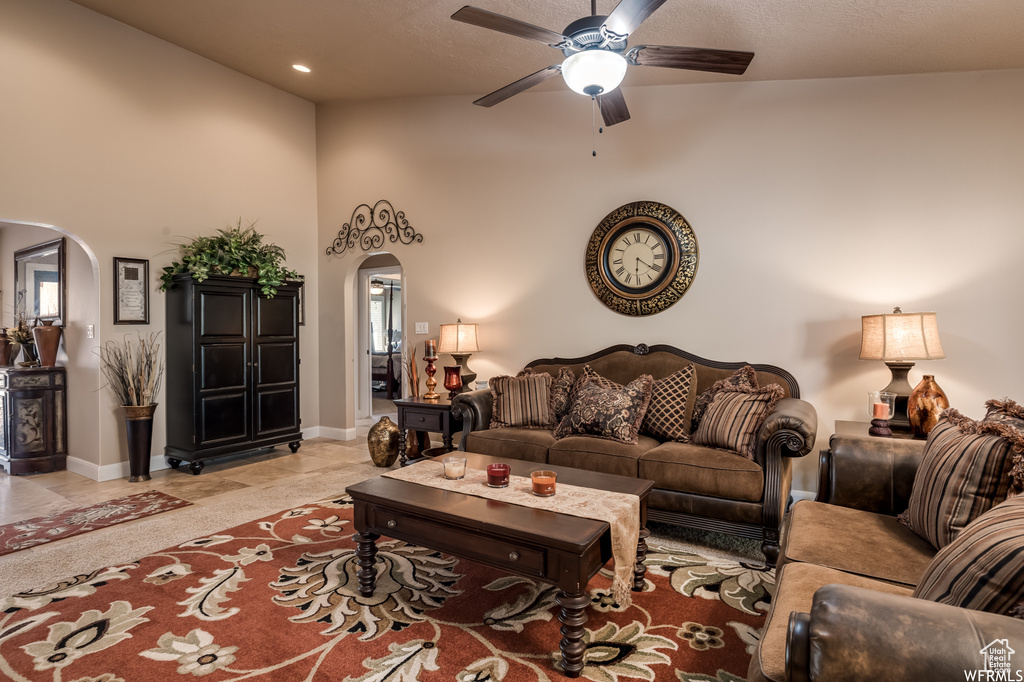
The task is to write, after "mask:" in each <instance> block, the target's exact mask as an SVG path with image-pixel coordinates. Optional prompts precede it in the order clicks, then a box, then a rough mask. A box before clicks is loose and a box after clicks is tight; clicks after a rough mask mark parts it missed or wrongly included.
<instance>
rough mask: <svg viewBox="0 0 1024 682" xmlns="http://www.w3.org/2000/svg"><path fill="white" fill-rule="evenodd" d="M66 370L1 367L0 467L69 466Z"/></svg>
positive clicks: (17, 470)
mask: <svg viewBox="0 0 1024 682" xmlns="http://www.w3.org/2000/svg"><path fill="white" fill-rule="evenodd" d="M67 412H68V410H67V373H66V372H65V371H64V368H63V367H0V467H3V469H4V470H5V471H6V472H7V473H9V474H35V473H48V472H51V471H62V470H63V469H65V468H67V458H68V425H67Z"/></svg>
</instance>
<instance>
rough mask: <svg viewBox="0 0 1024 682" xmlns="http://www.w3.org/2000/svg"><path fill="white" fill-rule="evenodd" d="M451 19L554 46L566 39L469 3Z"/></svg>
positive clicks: (560, 35) (558, 34) (552, 32)
mask: <svg viewBox="0 0 1024 682" xmlns="http://www.w3.org/2000/svg"><path fill="white" fill-rule="evenodd" d="M452 19H454V20H455V21H461V22H463V23H466V24H472V25H473V26H480V27H481V28H488V29H490V30H492V31H500V32H501V33H508V34H509V35H513V36H519V37H520V38H526V39H528V40H537V41H540V42H542V43H544V44H545V45H551V46H555V45H558V44H559V43H562V42H565V40H566V38H565V36H563V35H562V34H561V33H555V32H554V31H551V30H548V29H546V28H541V27H540V26H534V25H533V24H528V23H526V22H525V21H519V20H518V19H512V18H511V17H506V16H504V15H502V14H495V13H494V12H488V11H487V10H485V9H480V8H478V7H471V6H469V5H466V6H465V7H463V8H462V9H460V10H459V11H458V12H456V13H455V14H453V15H452Z"/></svg>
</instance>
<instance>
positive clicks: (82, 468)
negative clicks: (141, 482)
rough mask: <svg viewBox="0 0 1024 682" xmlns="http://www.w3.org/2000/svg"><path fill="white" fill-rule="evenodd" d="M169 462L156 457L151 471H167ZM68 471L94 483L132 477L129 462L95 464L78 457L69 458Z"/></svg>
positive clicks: (160, 456)
mask: <svg viewBox="0 0 1024 682" xmlns="http://www.w3.org/2000/svg"><path fill="white" fill-rule="evenodd" d="M167 468H168V464H167V460H166V459H165V458H164V456H163V455H155V456H153V457H150V459H149V470H150V471H159V470H160V469H167ZM68 471H70V472H72V473H76V474H79V475H80V476H85V477H86V478H91V479H92V480H94V481H100V482H102V481H113V480H115V479H118V478H128V476H130V475H131V470H130V468H129V465H128V462H117V463H116V464H105V465H103V466H100V465H99V464H93V463H92V462H86V461H85V460H83V459H78V458H77V457H68Z"/></svg>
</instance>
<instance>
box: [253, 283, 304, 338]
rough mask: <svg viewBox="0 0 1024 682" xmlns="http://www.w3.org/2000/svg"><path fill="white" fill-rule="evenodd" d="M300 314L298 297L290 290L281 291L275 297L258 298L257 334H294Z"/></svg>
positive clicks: (261, 335)
mask: <svg viewBox="0 0 1024 682" xmlns="http://www.w3.org/2000/svg"><path fill="white" fill-rule="evenodd" d="M297 316H298V299H297V297H296V295H295V294H294V293H292V292H288V291H279V292H278V294H277V296H275V297H274V298H265V297H263V296H259V297H258V298H257V299H256V336H258V337H263V336H294V335H295V329H296V328H297V327H296V322H297V319H296V317H297Z"/></svg>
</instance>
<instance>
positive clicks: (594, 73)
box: [562, 50, 628, 95]
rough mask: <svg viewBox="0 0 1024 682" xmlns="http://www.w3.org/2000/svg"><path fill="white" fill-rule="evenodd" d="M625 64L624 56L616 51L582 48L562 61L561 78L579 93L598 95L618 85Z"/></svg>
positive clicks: (624, 73) (624, 69)
mask: <svg viewBox="0 0 1024 682" xmlns="http://www.w3.org/2000/svg"><path fill="white" fill-rule="evenodd" d="M627 66H628V64H627V62H626V59H625V57H623V56H622V55H621V54H619V53H618V52H609V51H608V50H584V51H583V52H577V53H575V54H571V55H569V56H568V57H566V59H565V61H564V62H562V78H564V79H565V84H566V85H568V86H569V87H570V88H572V89H573V90H575V91H576V92H578V93H580V94H581V95H600V94H601V93H602V92H611V91H612V90H614V89H615V88H617V87H619V83H621V82H622V79H623V77H625V75H626V67H627Z"/></svg>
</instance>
